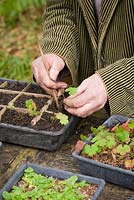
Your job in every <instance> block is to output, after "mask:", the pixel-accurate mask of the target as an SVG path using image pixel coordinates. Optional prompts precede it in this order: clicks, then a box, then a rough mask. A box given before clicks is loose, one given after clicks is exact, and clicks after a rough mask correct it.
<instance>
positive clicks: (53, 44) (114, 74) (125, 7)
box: [32, 0, 134, 117]
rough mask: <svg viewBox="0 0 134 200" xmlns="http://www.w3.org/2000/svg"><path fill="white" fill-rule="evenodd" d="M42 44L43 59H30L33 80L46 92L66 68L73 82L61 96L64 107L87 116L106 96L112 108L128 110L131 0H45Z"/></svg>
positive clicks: (131, 104) (132, 68)
mask: <svg viewBox="0 0 134 200" xmlns="http://www.w3.org/2000/svg"><path fill="white" fill-rule="evenodd" d="M41 46H42V49H43V53H44V56H43V60H42V57H39V58H37V59H36V60H34V61H33V63H32V68H33V74H34V77H35V79H36V81H37V83H38V84H40V86H41V87H42V88H43V89H44V90H46V91H47V92H48V93H51V91H52V90H51V89H52V88H54V89H56V90H57V91H58V92H59V91H60V89H61V88H66V87H67V83H65V82H63V81H61V80H60V79H59V78H58V77H59V75H60V73H61V72H62V71H64V70H65V69H68V70H69V72H70V75H71V77H72V83H73V84H74V85H76V86H78V88H77V93H76V94H75V95H74V96H70V97H68V98H66V99H65V100H64V103H65V109H66V110H67V111H68V112H69V113H71V114H74V115H77V116H80V117H86V116H88V115H91V114H92V113H94V112H96V111H98V110H100V109H101V108H103V107H104V106H105V105H106V103H107V102H108V103H109V106H110V113H111V114H122V115H126V116H132V114H133V113H134V1H133V0H132V1H130V0H113V1H110V0H87V1H86V0H83V1H81V0H68V1H66V0H48V1H47V2H46V8H45V11H44V15H43V36H42V41H41ZM44 65H45V67H44ZM47 70H49V74H48V73H47Z"/></svg>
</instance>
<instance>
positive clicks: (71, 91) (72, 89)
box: [65, 87, 77, 95]
mask: <svg viewBox="0 0 134 200" xmlns="http://www.w3.org/2000/svg"><path fill="white" fill-rule="evenodd" d="M65 92H67V93H68V94H69V95H75V94H76V92H77V88H76V87H68V88H67V89H65Z"/></svg>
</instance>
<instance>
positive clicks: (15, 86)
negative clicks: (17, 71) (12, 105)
mask: <svg viewBox="0 0 134 200" xmlns="http://www.w3.org/2000/svg"><path fill="white" fill-rule="evenodd" d="M26 85H27V84H21V83H20V82H15V83H10V82H8V85H7V86H6V87H4V88H3V89H6V90H14V91H22V90H23V89H24V88H25V87H26Z"/></svg>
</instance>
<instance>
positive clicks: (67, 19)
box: [41, 0, 79, 84]
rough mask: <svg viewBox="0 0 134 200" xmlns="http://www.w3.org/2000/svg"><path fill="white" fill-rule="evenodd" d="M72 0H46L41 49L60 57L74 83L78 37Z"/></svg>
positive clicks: (77, 61)
mask: <svg viewBox="0 0 134 200" xmlns="http://www.w3.org/2000/svg"><path fill="white" fill-rule="evenodd" d="M76 30H77V29H76V23H75V12H74V9H73V1H72V0H68V1H66V0H48V1H47V3H46V8H45V11H44V14H43V37H42V42H41V45H42V49H43V52H44V53H55V54H57V55H59V56H60V57H62V58H63V59H64V61H65V63H66V65H67V67H68V68H69V70H70V72H71V75H72V80H73V83H74V84H76V80H77V71H78V63H79V39H78V34H77V31H76Z"/></svg>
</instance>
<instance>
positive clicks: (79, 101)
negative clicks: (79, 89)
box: [64, 91, 90, 108]
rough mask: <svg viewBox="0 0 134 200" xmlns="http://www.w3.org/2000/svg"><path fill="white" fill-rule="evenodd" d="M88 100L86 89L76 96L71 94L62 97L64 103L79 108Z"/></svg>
mask: <svg viewBox="0 0 134 200" xmlns="http://www.w3.org/2000/svg"><path fill="white" fill-rule="evenodd" d="M88 101H90V98H89V97H88V95H87V93H86V91H85V92H83V93H82V94H80V95H78V96H72V97H71V98H70V97H67V98H66V99H64V103H65V105H67V106H68V107H73V108H79V107H81V106H83V105H85V104H87V103H88Z"/></svg>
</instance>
